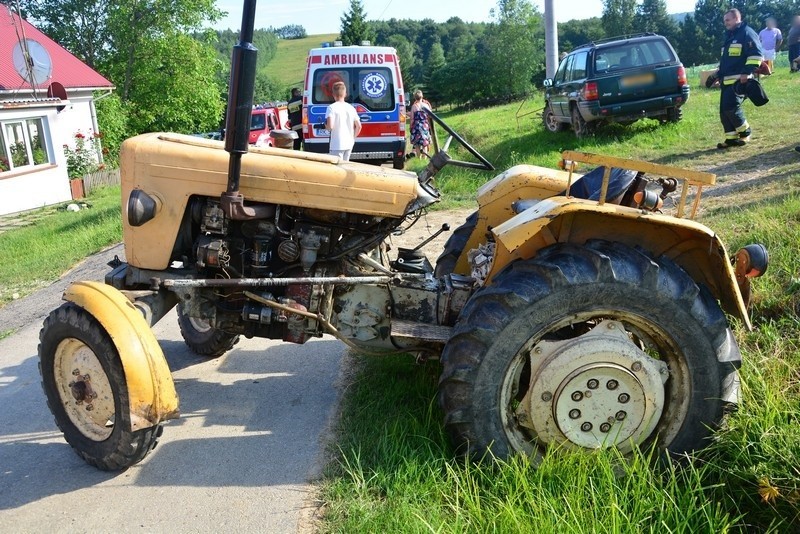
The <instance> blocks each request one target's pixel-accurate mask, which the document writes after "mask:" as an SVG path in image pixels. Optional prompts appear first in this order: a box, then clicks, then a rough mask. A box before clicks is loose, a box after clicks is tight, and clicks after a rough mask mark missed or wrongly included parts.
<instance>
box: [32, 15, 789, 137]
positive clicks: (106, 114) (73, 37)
mask: <svg viewBox="0 0 800 534" xmlns="http://www.w3.org/2000/svg"><path fill="white" fill-rule="evenodd" d="M19 3H20V6H21V8H22V10H23V16H26V18H30V19H31V20H32V22H34V24H35V25H36V26H37V27H39V28H40V29H42V30H43V31H44V32H45V33H47V34H48V35H49V36H50V37H51V38H53V39H54V40H55V41H57V42H58V43H60V44H61V45H62V46H64V47H65V48H66V49H67V50H69V51H70V52H72V53H73V54H74V55H76V56H77V57H78V58H80V59H81V60H83V61H84V62H85V63H87V64H88V65H89V66H90V67H92V68H94V69H95V70H97V71H98V72H100V73H101V74H103V75H104V76H105V77H107V78H108V79H109V80H111V81H112V82H113V83H114V84H115V85H116V87H117V90H116V91H115V92H114V93H113V95H112V96H110V97H108V98H104V99H102V100H100V101H99V102H98V114H99V115H100V121H101V124H102V125H103V130H104V131H103V134H104V139H105V141H104V142H105V144H106V146H107V147H108V148H109V149H111V150H112V152H113V151H114V149H115V147H116V146H118V145H119V143H120V142H121V141H122V140H123V139H125V138H126V137H128V136H130V135H135V134H138V133H142V132H147V131H158V130H169V131H177V132H187V133H189V132H199V131H208V130H213V129H216V128H218V127H219V125H220V119H221V117H222V112H223V109H224V105H225V101H226V99H227V82H228V74H229V70H230V54H231V49H232V47H233V45H234V43H235V42H236V41H237V39H238V32H234V31H232V30H224V31H213V30H208V29H206V28H207V27H208V26H209V25H211V24H213V23H214V22H215V21H217V20H219V18H220V17H221V16H222V13H221V12H220V11H219V10H218V9H216V7H215V1H214V0H20V2H19ZM603 5H604V9H603V16H602V17H595V18H591V19H586V20H573V21H570V22H566V23H562V24H559V39H560V48H561V50H562V51H566V50H570V49H571V48H573V47H575V46H578V45H580V44H583V43H585V42H589V41H592V40H597V39H601V38H604V37H608V36H614V35H620V34H625V33H634V32H642V31H654V32H658V33H662V34H664V35H666V36H667V37H668V38H669V39H670V41H671V42H672V43H673V45H674V46H675V47H676V49H677V50H678V53H679V55H680V57H681V59H682V60H683V62H684V63H685V64H687V65H694V64H704V63H713V62H715V61H716V60H717V59H718V53H719V49H720V45H721V42H722V36H723V27H722V14H723V13H724V11H725V10H727V9H729V8H730V7H737V8H738V9H739V10H740V11H742V13H743V15H744V18H745V20H747V21H749V22H750V24H751V25H752V26H753V27H755V28H757V29H759V28H760V27H761V26H762V25H763V21H764V19H765V18H766V17H767V16H773V17H775V18H776V19H777V20H778V23H779V27H781V28H783V29H784V30H786V29H788V27H789V23H790V20H791V18H792V16H793V15H795V14H800V0H783V1H774V0H755V1H752V0H750V1H745V0H734V1H723V0H699V1H698V2H697V3H696V5H695V10H694V12H693V13H690V14H688V15H687V16H686V17H685V18H684V19H683V20H682V21H679V22H676V21H675V19H674V18H673V17H671V16H669V15H667V11H666V4H665V2H664V0H639V1H637V0H604V2H603ZM341 23H342V24H341V36H340V37H341V39H342V40H343V41H344V42H345V43H344V44H351V43H357V44H358V43H360V42H361V41H362V40H365V39H366V40H370V41H371V42H373V43H375V44H378V45H388V46H393V47H394V48H396V49H397V53H398V56H399V57H400V61H401V65H402V69H403V73H404V78H405V86H406V89H407V90H412V89H415V88H418V87H419V88H422V89H424V90H425V91H426V93H427V94H426V96H427V97H428V98H429V99H430V100H432V101H434V102H435V103H439V104H454V105H465V104H470V105H480V104H484V103H493V102H502V101H508V100H512V99H515V98H519V97H521V96H523V95H526V94H529V93H531V92H532V91H534V90H536V87H537V86H540V85H541V81H542V80H543V78H544V24H543V17H542V14H541V13H540V12H539V11H538V10H537V9H536V8H535V7H534V6H533V5H532V4H531V2H530V1H529V0H498V2H497V4H496V6H495V7H494V8H493V9H492V10H491V11H490V13H489V21H488V22H481V23H469V22H464V21H463V20H461V19H460V18H458V17H452V18H450V19H449V20H447V21H446V22H442V23H437V22H434V21H433V20H430V19H424V20H405V19H390V20H386V21H370V20H368V14H367V13H365V12H364V8H363V4H362V2H361V0H351V1H350V6H349V9H348V10H347V11H346V12H345V13H344V14H343V16H342V18H341ZM305 35H306V32H305V29H304V28H303V27H302V26H299V25H288V26H284V27H282V28H267V29H262V30H258V31H256V32H255V37H254V40H255V41H256V46H257V47H258V48H259V60H258V66H257V69H258V72H257V76H256V90H255V98H256V100H258V101H263V100H274V99H280V98H283V97H285V95H284V94H283V92H284V89H285V88H284V87H282V86H281V85H280V84H279V83H276V82H275V81H274V80H271V79H269V77H268V76H267V75H266V73H265V67H266V65H267V63H269V61H271V60H272V59H273V58H274V56H275V53H276V50H277V42H278V39H281V38H282V39H295V38H301V37H304V36H305Z"/></svg>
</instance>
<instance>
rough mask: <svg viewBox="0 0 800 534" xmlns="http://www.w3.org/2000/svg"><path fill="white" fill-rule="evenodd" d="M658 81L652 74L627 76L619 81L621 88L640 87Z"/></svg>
mask: <svg viewBox="0 0 800 534" xmlns="http://www.w3.org/2000/svg"><path fill="white" fill-rule="evenodd" d="M654 81H656V77H655V75H654V74H653V73H652V72H648V73H647V74H637V75H636V76H626V77H624V78H622V79H621V80H620V81H619V85H620V87H639V86H642V85H648V84H651V83H653V82H654Z"/></svg>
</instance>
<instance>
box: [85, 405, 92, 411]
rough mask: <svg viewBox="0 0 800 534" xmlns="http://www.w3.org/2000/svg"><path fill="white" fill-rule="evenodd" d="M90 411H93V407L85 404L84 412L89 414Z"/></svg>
mask: <svg viewBox="0 0 800 534" xmlns="http://www.w3.org/2000/svg"><path fill="white" fill-rule="evenodd" d="M92 410H94V406H92V405H91V404H87V405H86V411H87V412H91V411H92Z"/></svg>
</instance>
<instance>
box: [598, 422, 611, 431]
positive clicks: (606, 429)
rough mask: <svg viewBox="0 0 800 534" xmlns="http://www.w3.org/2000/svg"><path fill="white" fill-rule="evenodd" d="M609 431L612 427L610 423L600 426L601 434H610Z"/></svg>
mask: <svg viewBox="0 0 800 534" xmlns="http://www.w3.org/2000/svg"><path fill="white" fill-rule="evenodd" d="M609 430H611V425H609V424H608V423H603V424H602V425H600V432H603V433H605V432H608V431H609Z"/></svg>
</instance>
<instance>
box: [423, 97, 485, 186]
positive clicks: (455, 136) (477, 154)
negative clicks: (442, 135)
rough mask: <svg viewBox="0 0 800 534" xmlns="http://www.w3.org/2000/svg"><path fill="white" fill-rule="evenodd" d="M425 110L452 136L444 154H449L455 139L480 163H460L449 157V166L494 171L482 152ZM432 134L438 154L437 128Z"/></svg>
mask: <svg viewBox="0 0 800 534" xmlns="http://www.w3.org/2000/svg"><path fill="white" fill-rule="evenodd" d="M423 110H424V111H425V113H427V114H428V116H429V117H430V118H431V119H433V121H434V122H435V123H436V124H438V125H439V126H441V127H442V128H444V131H446V132H447V133H448V134H450V137H448V138H447V141H445V143H444V146H443V147H442V150H443V151H444V152H447V149H448V148H449V147H450V142H451V141H452V140H453V139H455V140H456V141H458V143H459V144H460V145H461V146H463V147H464V148H466V149H467V152H469V153H470V154H472V155H473V156H475V158H477V160H478V161H480V163H474V162H470V161H460V160H457V159H450V158H449V157H448V159H447V164H449V165H455V166H457V167H466V168H468V169H480V170H484V171H493V170H494V165H492V164H491V163H489V160H487V159H486V158H484V157H483V156H482V155H481V153H480V152H478V151H477V150H476V149H475V148H474V147H473V146H472V145H470V144H469V143H467V141H466V140H465V139H464V138H463V137H461V136H460V135H458V134H457V133H456V132H455V130H453V129H452V128H451V127H450V126H448V125H447V124H445V122H444V121H443V120H442V119H440V118H439V117H438V116H436V114H435V113H434V112H433V111H431V110H430V109H429V108H423ZM432 134H433V142H434V149H435V150H436V151H437V152H438V151H439V146H438V144H439V143H438V139H437V138H436V130H435V128H433V129H432Z"/></svg>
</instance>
